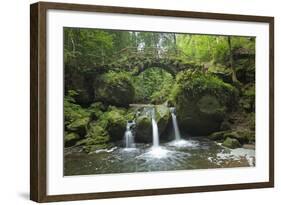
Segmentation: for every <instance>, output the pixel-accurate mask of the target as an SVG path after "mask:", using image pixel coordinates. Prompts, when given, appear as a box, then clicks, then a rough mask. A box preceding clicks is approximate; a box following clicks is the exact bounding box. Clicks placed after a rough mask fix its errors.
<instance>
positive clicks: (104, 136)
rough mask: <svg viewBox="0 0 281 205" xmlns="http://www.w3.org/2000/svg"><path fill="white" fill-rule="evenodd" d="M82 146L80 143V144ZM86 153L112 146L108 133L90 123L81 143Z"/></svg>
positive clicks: (97, 125) (99, 126)
mask: <svg viewBox="0 0 281 205" xmlns="http://www.w3.org/2000/svg"><path fill="white" fill-rule="evenodd" d="M81 144H82V143H81ZM83 144H85V146H84V149H85V151H86V152H88V153H89V152H93V151H95V150H97V149H105V148H109V147H111V146H112V144H110V136H109V134H108V132H107V131H106V130H105V129H104V128H103V127H102V126H101V125H99V124H96V123H91V124H89V126H88V129H87V135H86V139H85V140H84V141H83Z"/></svg>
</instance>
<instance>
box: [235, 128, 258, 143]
mask: <svg viewBox="0 0 281 205" xmlns="http://www.w3.org/2000/svg"><path fill="white" fill-rule="evenodd" d="M238 134H239V135H240V136H241V137H242V138H243V139H244V142H247V143H254V142H255V132H254V131H251V130H239V131H238Z"/></svg>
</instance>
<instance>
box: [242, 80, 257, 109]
mask: <svg viewBox="0 0 281 205" xmlns="http://www.w3.org/2000/svg"><path fill="white" fill-rule="evenodd" d="M239 104H240V106H241V107H242V108H243V109H244V110H245V111H247V112H254V111H255V84H247V85H246V86H244V87H243V89H242V96H241V98H240V100H239Z"/></svg>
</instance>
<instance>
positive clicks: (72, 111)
mask: <svg viewBox="0 0 281 205" xmlns="http://www.w3.org/2000/svg"><path fill="white" fill-rule="evenodd" d="M74 94H75V91H69V95H68V96H65V97H64V124H65V131H66V132H75V133H77V134H79V135H80V137H84V136H85V134H86V126H87V125H88V123H89V121H90V113H89V112H88V110H87V109H85V108H82V107H81V106H80V105H78V104H76V102H75V100H74V99H73V97H72V95H74Z"/></svg>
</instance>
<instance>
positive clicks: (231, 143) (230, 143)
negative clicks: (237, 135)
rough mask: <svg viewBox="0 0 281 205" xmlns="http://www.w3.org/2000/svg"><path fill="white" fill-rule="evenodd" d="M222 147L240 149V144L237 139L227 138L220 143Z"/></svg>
mask: <svg viewBox="0 0 281 205" xmlns="http://www.w3.org/2000/svg"><path fill="white" fill-rule="evenodd" d="M222 145H223V146H225V147H228V148H230V149H235V148H239V147H241V144H240V142H239V141H238V140H237V139H234V138H230V137H227V138H226V140H224V142H223V143H222Z"/></svg>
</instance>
